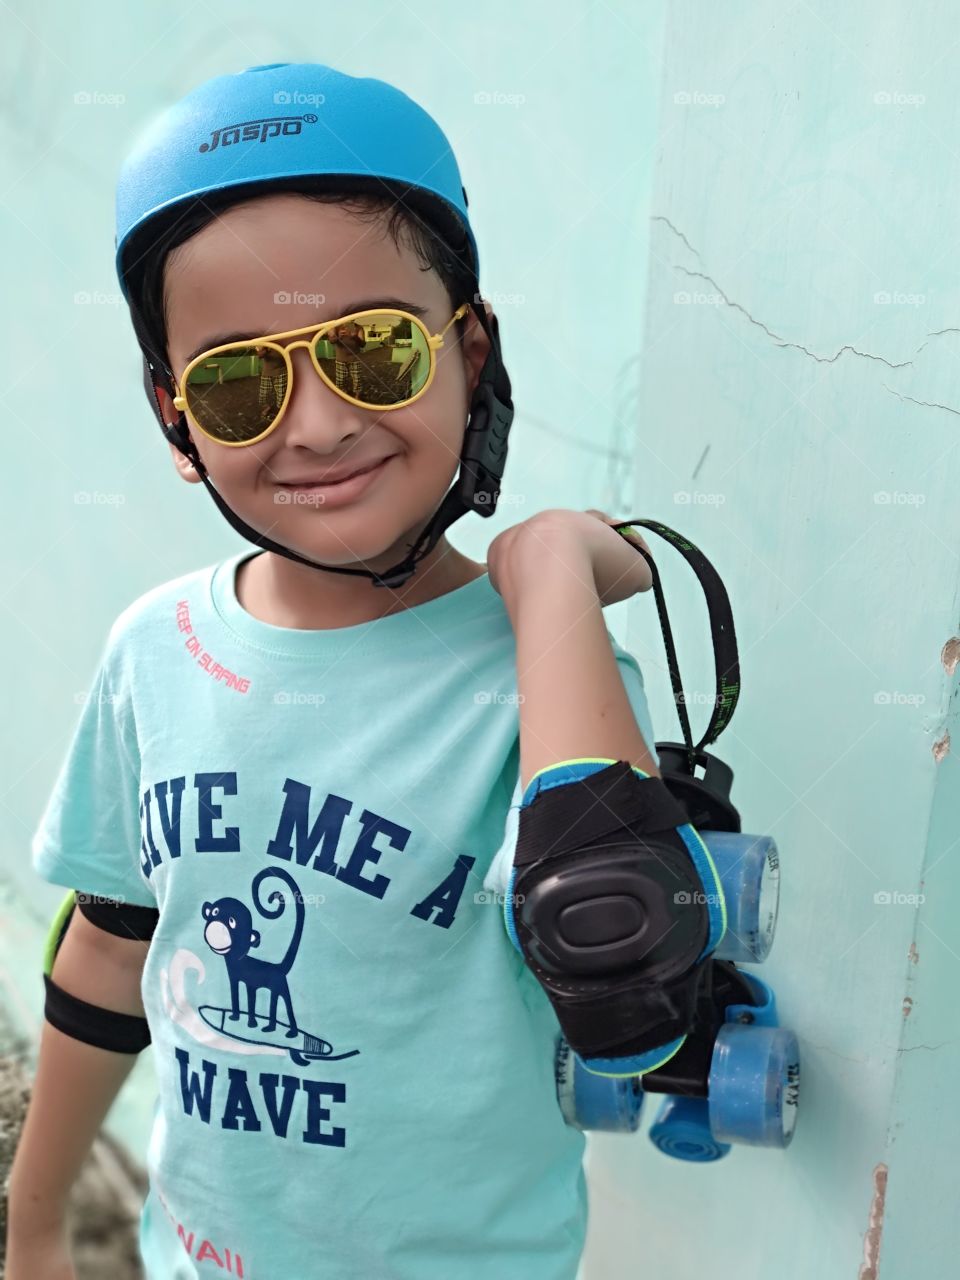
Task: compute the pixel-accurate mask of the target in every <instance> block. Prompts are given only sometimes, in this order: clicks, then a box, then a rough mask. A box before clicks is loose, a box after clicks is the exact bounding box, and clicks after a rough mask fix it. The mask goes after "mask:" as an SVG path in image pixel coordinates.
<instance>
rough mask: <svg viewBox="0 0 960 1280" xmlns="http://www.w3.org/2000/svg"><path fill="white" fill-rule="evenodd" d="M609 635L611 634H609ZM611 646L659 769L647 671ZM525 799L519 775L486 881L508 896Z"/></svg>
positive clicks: (628, 655) (614, 646) (485, 883)
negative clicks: (646, 681)
mask: <svg viewBox="0 0 960 1280" xmlns="http://www.w3.org/2000/svg"><path fill="white" fill-rule="evenodd" d="M607 634H608V635H610V633H609V631H608V632H607ZM610 643H611V647H612V648H613V653H614V657H615V658H616V659H617V666H618V667H619V668H620V676H621V678H622V679H623V684H624V688H625V689H626V691H627V697H628V698H629V699H630V706H631V707H632V708H633V714H634V717H635V719H636V721H637V728H638V729H639V730H640V732H641V733H642V734H643V740H644V742H645V743H646V744H647V748H648V750H649V752H650V754H651V755H652V756H653V758H654V760H655V761H656V762H657V766H658V767H659V765H660V757H659V756H658V755H657V749H656V746H655V745H654V733H653V722H652V721H651V719H650V708H649V707H648V705H647V693H646V689H645V688H644V684H643V672H642V671H641V670H640V664H639V663H638V662H637V660H636V658H635V657H634V656H633V654H632V653H629V652H628V651H627V650H626V649H624V648H622V647H621V646H620V645H619V644H618V643H617V641H616V640H615V639H614V638H613V636H612V635H610ZM522 798H523V790H522V788H521V786H520V777H519V774H518V776H517V780H516V785H515V786H514V790H513V796H512V797H511V800H510V808H509V810H508V812H507V818H506V823H505V825H504V832H503V842H502V844H501V845H500V847H499V848H498V849H497V851H496V853H495V854H494V855H493V858H492V860H491V862H490V867H489V869H488V871H487V874H486V876H485V877H484V881H483V887H484V888H485V889H487V890H490V891H491V892H492V893H495V894H504V893H506V891H507V885H508V883H509V880H510V872H511V870H512V868H513V855H514V852H515V850H516V847H517V832H518V829H519V824H520V801H521V800H522Z"/></svg>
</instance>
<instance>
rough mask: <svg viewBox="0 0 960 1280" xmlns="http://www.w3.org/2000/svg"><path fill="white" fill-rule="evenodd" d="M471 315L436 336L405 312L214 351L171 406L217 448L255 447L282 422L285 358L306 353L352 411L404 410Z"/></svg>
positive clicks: (461, 310) (288, 369) (195, 365)
mask: <svg viewBox="0 0 960 1280" xmlns="http://www.w3.org/2000/svg"><path fill="white" fill-rule="evenodd" d="M469 309H470V304H469V303H467V302H464V303H463V304H462V305H461V306H459V307H458V308H457V310H456V311H455V312H454V313H453V315H452V316H451V318H450V319H449V320H448V321H447V323H446V324H445V325H444V327H443V328H442V329H441V331H440V332H439V333H436V334H431V333H430V332H428V330H427V328H426V326H425V325H424V323H423V321H422V320H420V319H418V317H417V316H415V315H411V313H410V312H409V311H390V310H382V311H381V310H373V311H355V312H353V313H352V314H351V315H348V316H340V317H339V318H338V319H336V320H325V321H324V322H323V323H322V324H313V325H307V326H306V327H305V328H303V329H288V330H287V332H286V333H268V334H265V335H264V336H263V337H261V338H248V339H246V340H245V341H242V342H228V343H224V344H223V346H219V347H211V348H210V350H209V351H203V352H201V353H200V355H198V356H194V358H193V359H192V360H191V361H190V363H189V364H188V365H187V367H186V368H185V369H184V371H183V374H182V376H181V378H180V382H179V383H178V384H177V385H176V387H175V390H176V392H177V394H176V396H174V400H173V403H174V407H175V408H177V409H179V410H180V412H181V413H182V412H183V411H184V410H187V411H188V412H189V414H190V416H191V418H192V419H193V421H194V422H195V423H196V425H197V426H198V427H199V428H200V430H201V431H202V432H203V434H204V435H205V436H209V438H210V439H211V440H214V441H216V443H217V444H225V445H229V446H232V447H235V448H236V447H240V446H243V445H248V444H256V443H257V441H258V440H262V439H263V438H264V436H266V435H268V434H269V432H271V431H273V429H274V428H275V427H276V426H277V425H278V423H279V422H280V420H281V419H282V418H283V415H284V413H285V412H286V408H287V405H288V404H289V403H290V396H291V394H292V393H293V361H292V360H291V358H290V352H291V351H293V350H294V348H296V347H306V348H307V350H308V351H309V352H310V359H311V360H312V361H313V367H314V369H316V371H317V373H318V375H319V376H320V378H321V379H322V380H323V382H324V383H326V385H327V386H328V387H329V388H330V390H331V391H334V392H336V394H337V395H338V396H342V397H343V399H344V400H347V401H349V403H350V404H355V405H358V406H359V407H360V408H361V409H379V410H384V409H402V408H403V407H404V405H408V404H412V403H413V402H414V400H418V399H419V398H420V396H422V395H423V394H424V392H426V391H427V389H428V388H429V386H430V384H431V382H433V378H434V374H435V373H436V369H437V351H438V350H439V348H440V347H442V346H443V340H444V336H445V335H446V332H447V330H448V329H449V328H450V326H451V325H452V324H453V323H454V321H456V320H459V319H460V317H461V316H464V315H466V313H467V311H469ZM306 335H309V337H308V336H306ZM288 338H299V339H300V340H299V341H297V342H284V345H283V346H281V345H280V340H281V339H288ZM181 388H182V392H181Z"/></svg>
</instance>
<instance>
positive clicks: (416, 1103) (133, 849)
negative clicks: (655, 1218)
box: [32, 549, 653, 1280]
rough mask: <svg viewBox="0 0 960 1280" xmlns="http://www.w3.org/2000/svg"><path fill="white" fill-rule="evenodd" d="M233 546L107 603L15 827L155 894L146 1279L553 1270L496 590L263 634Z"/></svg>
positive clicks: (539, 1031)
mask: <svg viewBox="0 0 960 1280" xmlns="http://www.w3.org/2000/svg"><path fill="white" fill-rule="evenodd" d="M257 554H262V552H259V551H257V550H253V551H251V550H250V549H246V550H244V551H242V552H240V553H238V554H236V555H233V556H231V557H230V558H229V559H227V560H225V561H223V562H221V563H220V564H219V565H211V566H208V567H207V568H204V569H201V570H198V571H196V572H193V573H189V574H186V575H184V576H183V577H180V578H177V579H174V580H173V581H171V582H167V583H164V584H163V585H161V586H159V587H156V588H154V589H153V590H151V591H148V592H147V593H146V594H144V595H142V596H141V597H140V598H139V599H137V600H136V601H135V602H134V603H133V604H131V605H130V606H129V607H128V608H127V609H125V610H124V611H123V612H122V613H121V614H120V616H119V617H118V618H117V620H116V622H115V623H114V625H113V627H112V628H111V630H110V633H109V637H108V640H107V643H106V646H105V649H104V652H103V655H102V658H101V662H100V664H99V667H98V671H97V675H96V679H95V681H94V685H93V689H92V691H91V694H90V697H89V699H88V700H87V702H86V704H85V706H84V708H83V711H82V714H81V718H80V721H79V725H78V727H77V729H76V733H75V736H74V738H73V741H72V743H71V746H70V749H69V751H68V753H67V756H66V758H65V761H64V763H63V766H62V768H61V771H60V774H59V777H58V779H57V781H56V785H55V787H54V790H53V792H52V795H51V797H50V799H49V801H48V804H47V808H46V811H45V813H44V815H43V819H42V821H41V823H40V825H39V827H38V829H37V831H36V833H35V835H34V839H33V846H32V847H33V861H34V866H35V868H36V870H37V872H38V873H39V874H40V875H41V876H42V877H44V878H45V879H47V880H50V881H52V882H54V883H55V884H61V885H65V886H68V887H70V888H77V889H81V890H83V891H85V892H88V893H98V894H104V895H108V896H110V897H115V898H116V897H123V898H125V899H126V900H128V901H130V902H135V903H141V904H144V905H147V906H152V907H157V908H158V909H159V923H158V926H157V929H156V933H155V935H154V937H153V940H152V942H151V944H150V948H149V952H148V955H147V960H146V964H145V967H144V971H143V981H142V988H141V990H142V996H143V1005H144V1009H145V1011H146V1015H147V1018H148V1021H149V1025H150V1032H151V1036H152V1046H151V1049H152V1052H153V1055H154V1060H155V1064H156V1073H157V1079H158V1084H159V1097H158V1100H157V1103H156V1108H155V1116H154V1124H153V1131H152V1136H151V1140H150V1145H149V1151H148V1155H147V1169H148V1173H149V1179H150V1189H149V1192H148V1195H147V1199H146V1202H145V1204H144V1207H143V1212H142V1217H141V1226H140V1244H141V1251H142V1254H143V1259H144V1266H145V1270H146V1275H147V1277H148V1280H204V1278H207V1277H217V1280H222V1278H223V1277H224V1276H230V1277H239V1278H240V1280H293V1278H294V1277H295V1278H296V1280H454V1278H457V1280H459V1278H461V1277H464V1278H465V1277H469V1280H519V1278H520V1277H523V1280H574V1277H575V1275H576V1273H577V1266H578V1261H579V1258H580V1255H581V1252H582V1248H583V1241H584V1235H585V1229H586V1214H587V1196H586V1185H585V1180H584V1175H583V1170H582V1156H583V1149H584V1135H583V1134H582V1133H581V1132H580V1131H579V1130H577V1129H575V1128H573V1127H571V1126H569V1125H567V1124H566V1123H565V1122H564V1119H563V1116H562V1114H561V1112H560V1109H559V1105H558V1102H557V1096H556V1087H555V1079H554V1050H555V1044H556V1039H557V1036H558V1033H559V1027H558V1023H557V1021H556V1015H555V1014H554V1012H553V1009H552V1007H551V1005H550V1003H549V1001H548V999H547V997H546V995H545V994H544V992H543V991H542V989H541V988H540V986H539V985H538V983H537V981H536V979H535V978H534V977H533V976H532V975H531V974H530V972H529V971H528V970H527V968H526V967H525V965H524V963H523V961H522V959H521V957H520V955H519V954H518V953H517V951H516V950H515V949H514V947H513V945H512V944H511V942H510V939H509V937H508V935H507V933H506V930H505V928H504V921H503V914H502V904H501V902H500V901H498V900H497V894H502V893H503V892H504V891H505V889H506V884H507V877H508V875H509V871H510V866H511V865H512V857H513V848H514V842H515V839H516V813H517V810H516V808H515V807H514V808H511V806H517V805H518V804H519V801H520V795H521V792H520V789H519V776H518V765H519V723H518V715H517V703H516V692H517V686H516V668H515V658H516V654H515V646H514V638H513V631H512V628H511V624H510V620H509V618H508V616H507V613H506V610H505V608H504V605H503V601H502V600H501V598H500V596H499V595H498V594H497V592H496V591H495V590H494V588H493V587H492V585H491V583H490V579H489V577H488V576H486V575H484V576H483V577H481V578H478V579H476V580H475V581H473V582H470V583H468V584H467V585H466V586H462V587H460V588H459V589H457V590H455V591H451V592H449V593H448V594H447V595H444V596H440V597H439V598H437V599H434V600H430V601H428V602H427V603H425V604H420V605H417V606H415V607H413V608H410V609H406V610H404V611H401V612H399V613H396V614H393V615H391V616H389V617H386V618H379V619H376V620H374V621H372V622H367V623H361V624H359V625H356V626H350V627H339V628H335V629H332V630H316V631H302V630H295V629H292V628H287V627H277V626H272V625H270V624H268V623H265V622H262V621H260V620H259V619H257V618H254V617H253V615H252V614H249V613H247V612H246V611H245V610H244V609H243V607H242V606H241V605H240V603H239V601H238V600H237V597H236V592H235V572H236V569H237V566H238V564H239V563H240V562H241V561H242V560H244V559H245V558H247V557H249V556H251V555H257ZM608 634H609V633H608ZM611 642H612V644H613V647H614V652H615V654H616V657H617V661H618V664H619V669H620V672H621V674H622V676H623V680H624V683H625V687H626V689H627V691H628V694H629V697H630V701H631V704H632V706H633V708H634V711H635V713H636V716H637V721H638V724H639V726H640V728H641V731H642V732H643V735H644V738H645V740H646V741H647V743H648V745H649V746H650V747H651V749H652V748H653V731H652V727H651V725H650V721H649V713H648V710H647V704H646V698H645V696H644V690H643V680H642V677H641V674H640V670H639V667H638V666H637V663H636V661H635V660H634V659H633V657H632V656H631V655H630V654H628V653H627V652H626V651H625V650H624V649H622V648H620V646H619V645H618V644H617V643H616V642H615V641H614V640H613V637H612V636H611ZM271 1019H273V1020H274V1021H273V1023H272V1024H271Z"/></svg>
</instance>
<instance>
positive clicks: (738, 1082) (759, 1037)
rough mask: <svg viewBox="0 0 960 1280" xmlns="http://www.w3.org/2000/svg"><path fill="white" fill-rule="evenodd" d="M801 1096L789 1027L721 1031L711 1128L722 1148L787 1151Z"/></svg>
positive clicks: (712, 1080)
mask: <svg viewBox="0 0 960 1280" xmlns="http://www.w3.org/2000/svg"><path fill="white" fill-rule="evenodd" d="M799 1095H800V1049H799V1045H798V1044H797V1037H796V1036H795V1035H794V1033H793V1032H792V1031H788V1030H787V1028H786V1027H760V1026H743V1025H740V1024H739V1023H732V1022H731V1023H727V1024H725V1025H724V1026H722V1027H721V1028H720V1032H719V1034H718V1036H717V1039H716V1042H715V1044H714V1046H713V1059H712V1061H711V1064H710V1079H709V1110H710V1128H711V1130H712V1132H713V1135H714V1137H715V1138H716V1139H717V1140H718V1141H720V1142H745V1143H748V1144H750V1145H752V1146H757V1147H786V1146H789V1144H790V1141H791V1139H792V1138H793V1131H794V1126H795V1125H796V1121H797V1105H798V1103H799Z"/></svg>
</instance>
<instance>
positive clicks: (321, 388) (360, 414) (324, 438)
mask: <svg viewBox="0 0 960 1280" xmlns="http://www.w3.org/2000/svg"><path fill="white" fill-rule="evenodd" d="M290 361H291V363H292V365H293V391H292V393H291V396H290V401H289V403H288V405H287V411H286V413H285V414H284V415H283V420H282V422H281V423H280V425H279V426H278V427H277V430H276V435H277V436H278V437H280V438H281V439H282V441H283V443H284V445H286V446H287V447H289V448H291V449H292V448H295V447H297V446H300V447H302V448H305V449H312V450H313V451H314V453H333V452H335V451H336V450H337V446H338V445H340V444H341V443H342V442H343V441H344V440H349V439H351V438H352V437H353V436H356V435H359V434H360V432H362V431H363V429H364V426H365V425H366V417H365V415H364V411H363V410H362V409H360V408H358V406H357V405H355V404H351V403H350V402H349V401H348V400H344V399H343V397H342V396H338V395H337V393H336V392H335V391H331V390H330V388H329V387H328V386H327V385H326V383H325V382H324V381H323V380H322V379H321V378H318V377H317V371H316V369H314V367H313V362H312V361H311V359H310V353H309V352H308V351H307V350H306V349H305V344H304V346H301V348H300V350H293V351H291V352H290ZM277 443H279V440H278V442H277Z"/></svg>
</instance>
